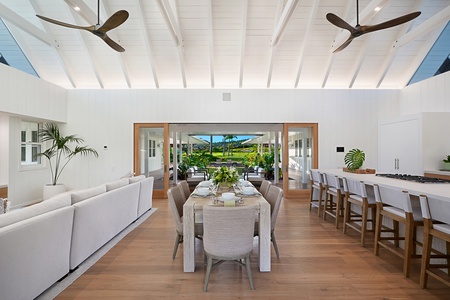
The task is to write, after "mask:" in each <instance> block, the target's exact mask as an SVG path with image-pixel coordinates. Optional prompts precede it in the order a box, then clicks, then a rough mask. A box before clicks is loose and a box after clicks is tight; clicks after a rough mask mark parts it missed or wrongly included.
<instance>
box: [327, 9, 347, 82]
mask: <svg viewBox="0 0 450 300" xmlns="http://www.w3.org/2000/svg"><path fill="white" fill-rule="evenodd" d="M351 5H352V2H351V1H347V5H346V6H345V10H344V13H343V19H347V18H348V15H349V14H350V7H351ZM341 31H342V29H341V28H337V29H336V35H335V36H336V39H337V36H338V35H339V33H341ZM336 39H335V40H336ZM335 57H336V56H335V55H334V54H333V53H332V52H330V54H329V55H328V60H327V64H326V67H325V72H324V75H323V80H322V88H325V87H326V85H327V82H328V78H329V77H330V73H331V69H332V67H333V63H334V59H335Z"/></svg>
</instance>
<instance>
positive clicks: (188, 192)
mask: <svg viewBox="0 0 450 300" xmlns="http://www.w3.org/2000/svg"><path fill="white" fill-rule="evenodd" d="M178 186H179V187H180V190H181V193H182V194H183V197H184V201H186V200H187V199H188V198H189V196H190V195H191V189H190V188H189V183H188V182H187V181H186V180H182V181H180V182H178Z"/></svg>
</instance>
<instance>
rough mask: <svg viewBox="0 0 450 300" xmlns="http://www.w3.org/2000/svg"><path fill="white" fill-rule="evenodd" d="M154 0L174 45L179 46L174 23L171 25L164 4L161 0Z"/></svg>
mask: <svg viewBox="0 0 450 300" xmlns="http://www.w3.org/2000/svg"><path fill="white" fill-rule="evenodd" d="M155 1H156V4H157V5H158V8H159V11H160V12H161V15H162V17H163V20H164V22H165V23H166V26H167V29H168V30H169V33H170V36H171V37H172V40H173V42H174V43H175V46H177V47H178V46H180V43H181V42H180V40H179V38H178V36H177V33H176V30H175V28H174V25H172V23H171V20H170V18H169V14H168V12H167V10H166V8H165V6H164V3H163V0H155Z"/></svg>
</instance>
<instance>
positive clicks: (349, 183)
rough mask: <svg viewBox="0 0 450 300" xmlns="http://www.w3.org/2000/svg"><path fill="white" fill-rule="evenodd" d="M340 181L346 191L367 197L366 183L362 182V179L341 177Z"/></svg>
mask: <svg viewBox="0 0 450 300" xmlns="http://www.w3.org/2000/svg"><path fill="white" fill-rule="evenodd" d="M342 183H343V185H344V191H345V192H346V193H349V194H354V195H358V196H360V197H364V198H367V191H366V185H365V184H364V181H359V180H354V179H350V178H346V177H343V178H342Z"/></svg>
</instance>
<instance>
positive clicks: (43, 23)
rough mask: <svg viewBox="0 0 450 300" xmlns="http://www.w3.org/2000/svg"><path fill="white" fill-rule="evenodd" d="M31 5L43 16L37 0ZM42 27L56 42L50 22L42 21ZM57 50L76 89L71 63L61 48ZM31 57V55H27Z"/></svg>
mask: <svg viewBox="0 0 450 300" xmlns="http://www.w3.org/2000/svg"><path fill="white" fill-rule="evenodd" d="M30 3H31V5H32V6H33V9H34V11H35V12H36V14H38V15H42V11H41V9H40V8H39V6H38V5H37V3H36V0H30ZM41 23H42V26H43V27H44V29H45V31H46V32H47V34H48V35H49V36H50V37H52V39H53V40H54V41H56V38H54V37H53V34H52V33H51V32H52V31H51V29H50V24H49V23H48V22H44V21H42V22H41ZM24 44H26V43H22V45H24ZM52 48H53V49H54V50H55V53H56V54H57V56H58V58H59V60H60V62H61V67H62V68H63V70H64V72H65V73H66V76H67V79H68V80H69V81H70V84H71V85H72V87H73V88H76V87H77V86H76V84H75V80H74V78H73V71H72V69H71V68H70V63H69V59H68V58H67V57H66V55H65V54H64V52H63V51H61V49H60V48H59V47H52ZM27 56H28V57H29V55H27Z"/></svg>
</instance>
